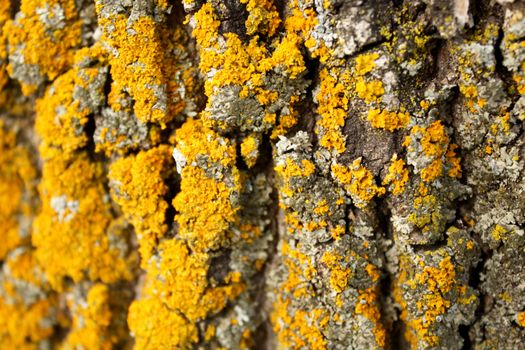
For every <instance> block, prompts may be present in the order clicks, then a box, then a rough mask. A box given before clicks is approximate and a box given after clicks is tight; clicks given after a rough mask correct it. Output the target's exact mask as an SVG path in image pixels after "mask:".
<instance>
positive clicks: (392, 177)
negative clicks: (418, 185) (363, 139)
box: [383, 154, 409, 196]
mask: <svg viewBox="0 0 525 350" xmlns="http://www.w3.org/2000/svg"><path fill="white" fill-rule="evenodd" d="M408 175H409V172H408V169H407V165H406V163H405V161H404V160H403V159H398V158H397V154H394V155H393V156H392V159H391V160H390V166H389V167H388V174H387V175H386V176H385V178H384V179H383V185H387V186H389V187H388V188H389V190H390V191H391V192H392V194H393V195H395V196H397V195H400V194H402V193H403V192H404V191H405V186H406V184H407V182H408Z"/></svg>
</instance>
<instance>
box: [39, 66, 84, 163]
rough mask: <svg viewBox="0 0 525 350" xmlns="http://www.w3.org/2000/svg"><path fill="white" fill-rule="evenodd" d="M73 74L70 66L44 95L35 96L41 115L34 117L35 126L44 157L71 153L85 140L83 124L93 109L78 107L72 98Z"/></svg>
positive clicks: (78, 104)
mask: <svg viewBox="0 0 525 350" xmlns="http://www.w3.org/2000/svg"><path fill="white" fill-rule="evenodd" d="M76 77H77V75H76V72H75V71H74V70H73V69H72V70H69V71H68V72H67V73H65V74H63V75H61V76H60V77H58V78H57V79H56V80H55V81H54V82H53V84H52V85H51V87H50V88H48V89H47V91H46V95H45V96H44V98H42V99H39V100H37V104H36V110H37V113H38V114H39V115H41V117H40V118H37V119H36V122H35V129H36V131H37V133H38V134H40V135H42V136H43V139H44V142H43V143H42V145H41V147H40V149H41V150H40V151H41V154H42V156H43V157H44V158H48V157H50V156H55V155H56V156H59V154H60V153H63V152H66V153H71V152H73V151H75V150H77V149H80V148H82V147H84V146H85V145H86V143H87V140H88V139H87V136H86V135H85V134H84V133H83V132H82V128H83V127H84V126H85V125H86V123H87V122H88V120H89V119H88V115H89V114H90V113H91V112H92V111H90V110H89V109H88V108H84V109H83V110H81V109H80V102H79V101H75V100H74V98H73V92H74V88H75V85H76Z"/></svg>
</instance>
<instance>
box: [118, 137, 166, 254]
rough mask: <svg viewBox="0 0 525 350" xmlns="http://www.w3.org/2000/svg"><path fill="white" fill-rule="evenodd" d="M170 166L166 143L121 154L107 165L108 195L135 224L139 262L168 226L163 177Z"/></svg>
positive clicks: (154, 245)
mask: <svg viewBox="0 0 525 350" xmlns="http://www.w3.org/2000/svg"><path fill="white" fill-rule="evenodd" d="M171 168H173V163H172V161H171V151H170V147H168V146H167V145H161V146H159V147H157V148H153V149H150V150H148V151H142V152H140V153H139V154H137V155H136V156H129V157H126V158H121V159H119V160H118V161H116V162H115V163H113V164H112V165H111V167H110V173H109V179H110V181H111V184H112V197H113V198H114V200H115V202H117V203H118V204H119V205H120V207H121V209H122V211H123V212H124V214H125V215H126V216H127V217H128V218H129V220H130V222H131V223H132V224H133V226H134V227H135V230H136V232H137V237H138V240H139V245H140V248H139V251H140V253H141V258H142V262H143V264H144V263H145V262H146V261H147V260H148V259H149V258H150V256H151V254H152V252H153V251H154V248H155V247H156V245H157V243H158V241H159V240H160V239H161V238H162V237H163V236H164V234H165V233H166V230H167V229H168V226H167V225H166V222H165V221H166V210H167V209H168V202H167V201H166V200H165V199H164V196H165V195H166V194H167V192H168V186H167V185H166V183H165V182H164V179H166V178H167V177H168V175H169V173H170V172H171V171H170V169H171Z"/></svg>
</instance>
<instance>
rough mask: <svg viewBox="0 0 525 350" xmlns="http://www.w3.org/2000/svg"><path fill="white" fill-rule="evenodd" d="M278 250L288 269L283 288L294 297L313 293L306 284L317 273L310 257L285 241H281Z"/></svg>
mask: <svg viewBox="0 0 525 350" xmlns="http://www.w3.org/2000/svg"><path fill="white" fill-rule="evenodd" d="M280 250H281V254H282V256H283V257H285V258H284V264H285V265H286V267H287V271H288V277H287V279H286V281H285V282H284V284H283V286H282V287H283V289H284V290H285V291H286V292H288V293H291V295H292V296H293V297H294V298H296V299H297V298H301V297H305V296H310V295H313V294H315V292H314V291H313V290H312V288H311V287H310V286H309V284H308V281H310V280H311V278H313V277H314V276H315V275H316V274H317V270H316V269H315V268H314V267H313V266H312V263H311V261H310V258H309V257H308V256H307V255H306V254H304V253H302V252H300V251H299V250H298V249H296V248H294V247H291V246H290V245H289V244H288V243H286V242H284V243H282V245H281V247H280Z"/></svg>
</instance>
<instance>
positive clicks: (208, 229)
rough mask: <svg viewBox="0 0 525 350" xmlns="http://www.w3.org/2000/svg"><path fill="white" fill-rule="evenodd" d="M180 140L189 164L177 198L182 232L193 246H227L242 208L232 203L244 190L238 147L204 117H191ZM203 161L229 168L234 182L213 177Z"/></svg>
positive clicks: (183, 174) (182, 173)
mask: <svg viewBox="0 0 525 350" xmlns="http://www.w3.org/2000/svg"><path fill="white" fill-rule="evenodd" d="M176 141H177V150H178V151H179V152H180V153H181V154H182V156H183V157H184V158H185V161H186V163H187V164H188V165H187V166H185V167H183V168H182V172H181V177H182V181H181V191H180V193H179V194H178V195H177V196H176V197H175V199H174V200H173V206H174V207H175V209H176V210H177V211H178V214H177V216H176V217H175V220H176V221H177V222H178V224H179V235H180V237H182V238H183V239H186V240H188V243H189V244H190V246H191V247H192V249H197V250H199V251H205V250H208V249H216V248H218V247H220V246H223V245H225V242H226V241H227V239H229V238H230V235H231V233H232V232H231V231H230V230H229V229H230V226H231V225H232V224H233V223H235V222H236V221H237V220H238V217H237V211H238V210H239V207H238V206H236V205H235V204H234V203H233V202H232V199H233V196H235V195H237V194H238V193H239V192H240V190H241V179H240V174H239V171H238V170H237V168H236V167H235V159H236V153H235V146H234V145H233V144H231V143H230V142H229V141H227V140H226V139H224V138H221V137H220V136H219V135H218V134H216V133H215V132H214V131H212V130H211V129H207V128H206V127H204V126H203V125H202V122H201V121H200V120H188V121H187V122H186V123H185V124H184V125H183V126H182V127H181V128H180V129H179V130H178V131H177V133H176ZM199 160H201V161H202V160H207V161H208V162H210V163H209V166H213V165H214V164H213V163H214V162H217V163H219V164H221V165H222V166H224V167H226V168H228V169H229V171H231V176H232V177H233V181H231V183H226V182H224V181H223V178H222V177H223V176H224V175H220V176H219V178H218V179H214V178H211V177H210V176H208V175H207V174H206V172H205V171H204V170H203V169H202V168H200V167H197V166H196V165H194V164H195V163H196V162H198V161H199ZM194 162H195V163H194Z"/></svg>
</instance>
